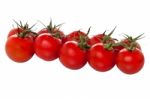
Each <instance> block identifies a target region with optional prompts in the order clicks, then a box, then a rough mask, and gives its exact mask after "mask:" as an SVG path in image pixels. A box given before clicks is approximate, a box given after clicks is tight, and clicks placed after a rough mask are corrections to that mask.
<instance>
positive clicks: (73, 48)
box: [59, 41, 87, 70]
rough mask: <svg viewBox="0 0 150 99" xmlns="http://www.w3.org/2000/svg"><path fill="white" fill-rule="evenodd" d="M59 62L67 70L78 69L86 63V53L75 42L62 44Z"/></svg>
mask: <svg viewBox="0 0 150 99" xmlns="http://www.w3.org/2000/svg"><path fill="white" fill-rule="evenodd" d="M59 60H60V62H61V63H62V64H63V65H64V66H65V67H67V68H69V69H73V70H76V69H80V68H82V67H83V66H84V65H85V64H86V62H87V51H86V50H82V49H81V48H80V47H79V46H78V43H77V42H75V41H68V42H66V43H65V44H63V46H62V48H61V50H60V56H59Z"/></svg>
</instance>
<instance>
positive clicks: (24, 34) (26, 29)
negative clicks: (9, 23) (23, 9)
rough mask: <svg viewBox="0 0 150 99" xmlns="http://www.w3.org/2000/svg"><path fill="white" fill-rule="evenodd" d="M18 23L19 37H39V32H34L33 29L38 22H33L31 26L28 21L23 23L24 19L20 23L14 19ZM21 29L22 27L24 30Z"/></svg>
mask: <svg viewBox="0 0 150 99" xmlns="http://www.w3.org/2000/svg"><path fill="white" fill-rule="evenodd" d="M13 21H14V22H15V23H16V25H17V29H18V33H17V35H18V37H21V38H24V37H27V36H32V37H37V36H38V34H37V33H35V32H33V31H32V30H31V29H32V28H33V27H34V26H35V25H36V24H33V25H32V26H31V27H29V24H28V23H27V22H26V23H25V24H23V23H22V21H19V23H18V22H17V21H15V20H13ZM19 29H22V32H20V30H19Z"/></svg>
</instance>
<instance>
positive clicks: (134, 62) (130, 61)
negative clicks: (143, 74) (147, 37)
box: [116, 48, 144, 74]
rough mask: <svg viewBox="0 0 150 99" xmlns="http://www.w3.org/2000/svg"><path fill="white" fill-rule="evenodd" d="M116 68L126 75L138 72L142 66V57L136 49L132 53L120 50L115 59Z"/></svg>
mask: <svg viewBox="0 0 150 99" xmlns="http://www.w3.org/2000/svg"><path fill="white" fill-rule="evenodd" d="M116 64H117V67H118V68H119V69H120V70H121V71H122V72H124V73H126V74H134V73H137V72H139V71H140V70H141V69H142V67H143V65H144V55H143V53H142V52H141V51H140V50H139V49H138V48H136V49H135V50H133V51H129V50H127V49H125V48H124V49H122V50H121V51H120V52H119V53H118V56H117V58H116Z"/></svg>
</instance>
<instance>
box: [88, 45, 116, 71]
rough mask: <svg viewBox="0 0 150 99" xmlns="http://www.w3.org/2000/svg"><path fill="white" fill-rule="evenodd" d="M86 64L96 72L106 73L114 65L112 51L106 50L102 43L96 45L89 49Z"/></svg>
mask: <svg viewBox="0 0 150 99" xmlns="http://www.w3.org/2000/svg"><path fill="white" fill-rule="evenodd" d="M88 63H89V65H90V66H91V67H92V68H93V69H95V70H96V71H101V72H105V71H108V70H110V69H112V68H113V67H114V65H115V54H114V50H108V49H106V48H104V44H103V43H97V44H95V45H93V46H92V47H91V48H90V49H89V53H88Z"/></svg>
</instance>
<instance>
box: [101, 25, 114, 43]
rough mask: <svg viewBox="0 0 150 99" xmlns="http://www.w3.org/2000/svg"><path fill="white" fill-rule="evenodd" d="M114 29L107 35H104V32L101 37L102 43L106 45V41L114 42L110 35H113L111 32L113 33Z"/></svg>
mask: <svg viewBox="0 0 150 99" xmlns="http://www.w3.org/2000/svg"><path fill="white" fill-rule="evenodd" d="M115 29H116V27H115V28H114V29H113V30H112V31H111V32H110V33H109V34H108V35H106V34H105V33H106V30H105V31H104V33H103V35H104V37H103V38H102V43H104V44H105V43H107V42H108V41H111V40H116V39H113V38H111V35H112V34H113V32H114V31H115Z"/></svg>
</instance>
